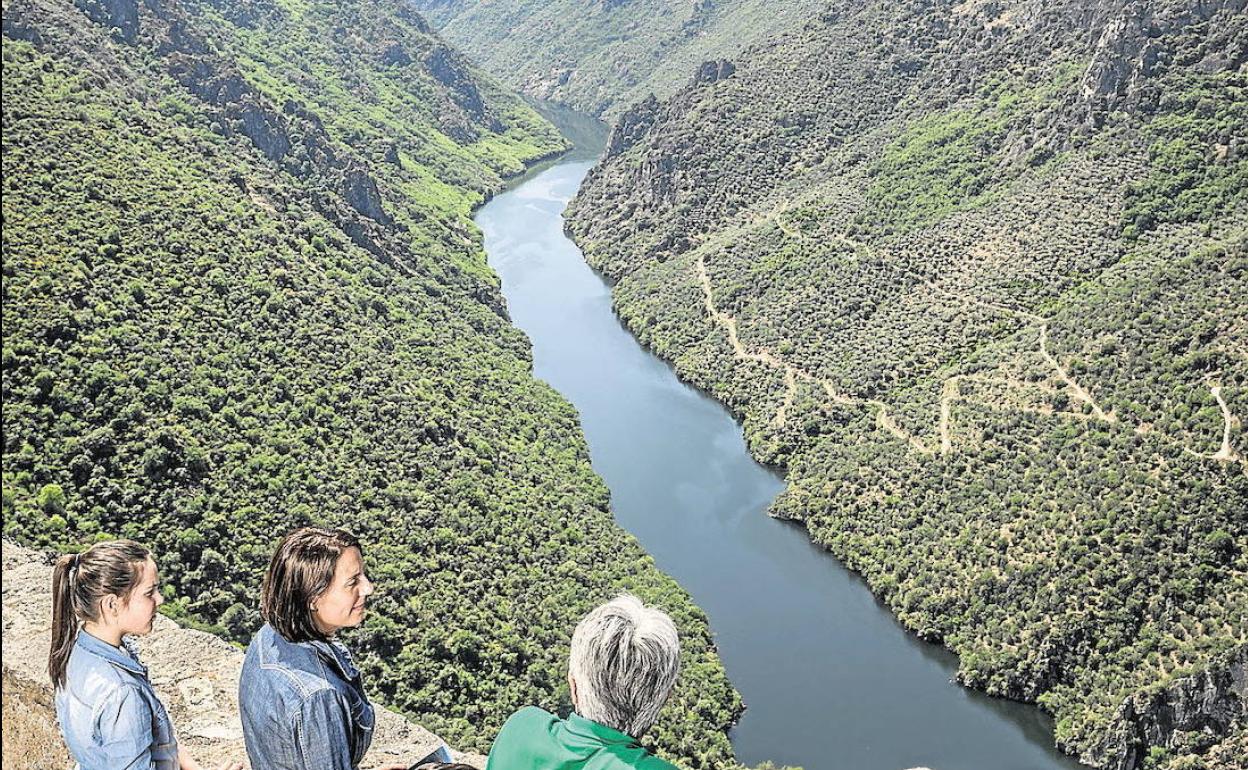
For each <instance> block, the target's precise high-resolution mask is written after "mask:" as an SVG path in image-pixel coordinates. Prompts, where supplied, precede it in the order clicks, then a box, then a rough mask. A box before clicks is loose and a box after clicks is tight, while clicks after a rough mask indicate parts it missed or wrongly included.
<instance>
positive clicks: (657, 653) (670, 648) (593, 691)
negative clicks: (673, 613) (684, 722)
mask: <svg viewBox="0 0 1248 770" xmlns="http://www.w3.org/2000/svg"><path fill="white" fill-rule="evenodd" d="M570 657H571V659H570V661H569V664H568V687H569V688H570V689H571V692H572V707H573V709H574V711H573V713H572V714H570V715H569V716H568V718H567V719H559V718H558V717H556V716H555V715H554V714H551V713H550V712H548V711H544V710H542V709H540V708H537V707H535V706H528V707H526V708H522V709H520V710H519V711H517V712H516V713H515V714H512V715H511V718H510V719H508V720H507V723H506V724H505V725H503V729H502V730H501V731H500V732H499V734H498V738H496V739H495V740H494V747H493V748H492V749H491V750H490V757H489V762H488V764H487V765H486V770H583V769H586V768H592V770H626V769H628V768H636V769H637V770H675V766H674V765H671V764H670V763H668V762H665V761H664V760H662V759H659V758H658V757H656V756H654V755H653V754H651V753H650V752H648V751H646V750H645V749H644V748H642V747H641V744H640V743H639V742H638V741H637V738H638V737H639V736H641V735H642V734H643V733H645V731H646V730H648V729H650V727H651V725H653V724H654V722H655V720H656V719H658V716H659V711H660V710H661V709H662V708H663V704H664V703H666V702H667V698H668V696H669V695H671V692H672V687H673V686H675V684H676V677H677V675H678V674H679V673H680V638H679V636H678V635H677V633H676V626H675V624H674V623H672V619H671V618H670V617H668V616H667V613H665V612H663V611H662V610H659V609H656V608H654V607H647V606H646V605H645V604H643V603H642V602H641V600H640V599H638V598H637V597H636V596H633V595H631V594H622V595H620V596H618V597H616V598H615V599H612V600H611V601H609V602H607V603H606V604H603V605H601V606H599V607H598V608H596V609H594V610H593V611H592V612H590V613H589V614H588V615H586V616H585V618H584V619H582V620H581V622H580V623H579V624H577V626H576V630H575V631H574V632H573V634H572V651H571V656H570Z"/></svg>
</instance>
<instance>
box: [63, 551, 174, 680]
mask: <svg viewBox="0 0 1248 770" xmlns="http://www.w3.org/2000/svg"><path fill="white" fill-rule="evenodd" d="M151 557H152V554H151V551H148V550H147V549H146V548H144V547H143V546H141V545H139V544H138V543H136V542H134V541H132V540H110V541H108V542H105V543H96V544H95V545H93V546H91V547H90V548H88V549H87V550H85V551H83V552H82V553H78V554H67V555H65V556H62V557H61V558H59V559H57V560H56V566H55V567H53V568H52V648H51V650H50V651H49V652H48V676H49V677H51V678H52V686H53V687H62V686H64V684H65V669H66V668H68V666H69V655H70V653H71V652H73V651H74V642H75V641H76V640H77V639H78V624H79V623H80V622H81V621H84V620H99V617H100V600H101V599H103V598H104V597H106V596H120V597H121V598H122V600H123V601H127V602H128V601H129V600H130V592H131V591H132V590H134V587H135V585H137V584H138V582H139V578H140V577H141V576H142V574H143V563H144V562H146V561H147V560H148V559H150V558H151Z"/></svg>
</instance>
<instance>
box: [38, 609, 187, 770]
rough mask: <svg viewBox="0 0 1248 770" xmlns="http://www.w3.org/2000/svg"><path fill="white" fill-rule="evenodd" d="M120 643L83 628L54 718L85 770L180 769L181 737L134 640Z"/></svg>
mask: <svg viewBox="0 0 1248 770" xmlns="http://www.w3.org/2000/svg"><path fill="white" fill-rule="evenodd" d="M122 644H123V645H124V649H118V648H117V647H114V646H112V645H111V644H109V643H108V642H102V641H100V640H99V639H96V638H95V637H94V636H92V635H91V634H88V633H87V632H86V631H79V632H78V637H77V639H76V640H75V641H74V649H73V650H72V651H71V652H70V654H69V665H68V667H67V668H66V671H65V685H64V686H63V687H58V688H57V690H56V720H57V722H59V723H60V727H61V734H62V735H63V736H65V744H66V745H67V746H69V751H70V753H71V754H73V755H74V759H76V760H77V761H78V767H79V768H81V770H177V768H178V742H177V739H176V738H175V737H174V734H173V725H172V723H171V722H170V721H169V714H168V713H166V712H165V707H164V705H162V704H161V702H160V699H159V698H157V697H156V692H155V691H154V690H153V689H152V683H151V682H150V681H148V678H147V667H146V666H144V665H143V664H142V663H140V662H139V657H138V655H137V654H136V653H135V650H134V648H133V647H132V646H131V644H130V641H129V640H128V639H127V640H124V641H123V642H122Z"/></svg>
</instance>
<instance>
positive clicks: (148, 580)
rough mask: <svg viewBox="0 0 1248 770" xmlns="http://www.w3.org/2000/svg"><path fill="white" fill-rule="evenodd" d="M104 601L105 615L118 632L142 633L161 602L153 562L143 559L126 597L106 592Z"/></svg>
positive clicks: (162, 599)
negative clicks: (135, 581)
mask: <svg viewBox="0 0 1248 770" xmlns="http://www.w3.org/2000/svg"><path fill="white" fill-rule="evenodd" d="M104 603H105V606H104V609H105V613H106V615H108V616H109V620H110V621H111V622H112V624H114V625H116V627H117V628H119V629H120V630H121V633H123V634H140V635H142V634H146V633H148V632H150V631H151V630H152V623H153V622H154V621H155V620H156V609H157V608H158V607H160V605H162V604H164V603H165V597H163V596H161V595H160V575H158V574H157V573H156V562H154V561H152V560H151V559H148V560H147V561H145V562H143V566H142V568H141V570H140V573H139V581H138V583H136V584H135V586H134V588H132V589H130V595H129V597H128V598H123V597H120V596H107V597H105V598H104Z"/></svg>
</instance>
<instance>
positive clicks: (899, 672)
mask: <svg viewBox="0 0 1248 770" xmlns="http://www.w3.org/2000/svg"><path fill="white" fill-rule="evenodd" d="M590 165H592V164H591V162H589V161H570V162H561V163H558V164H556V165H554V166H552V167H550V168H548V169H546V170H545V171H542V172H541V173H538V174H536V175H535V176H531V177H530V178H528V179H527V181H523V182H522V183H521V184H519V185H518V186H517V187H515V188H514V189H512V190H510V191H508V192H505V193H502V194H500V195H498V196H497V197H495V198H494V199H493V200H491V201H490V202H489V203H488V204H486V205H485V206H483V207H482V208H481V210H480V211H479V212H478V214H477V217H476V221H477V224H478V225H479V226H480V227H481V229H482V231H483V232H484V235H485V248H486V252H487V254H488V255H489V260H490V265H491V266H492V267H493V268H494V270H495V271H496V272H497V273H498V274H499V275H500V276H501V277H502V283H503V293H504V295H505V296H506V298H507V302H508V307H509V311H510V313H511V317H512V319H513V321H514V322H515V324H516V325H517V326H518V327H519V328H520V329H522V330H523V331H524V332H526V333H527V334H528V335H529V337H530V338H531V340H532V342H533V355H534V370H535V373H536V375H537V376H538V377H540V378H541V379H543V380H545V381H547V382H549V383H550V384H551V385H552V386H553V387H555V388H556V389H557V390H558V391H560V392H561V393H562V394H563V395H564V396H565V397H566V398H568V399H569V400H570V401H571V402H572V403H573V404H574V405H575V406H576V408H577V409H578V410H579V412H580V415H581V419H582V423H583V426H584V430H585V434H586V436H587V438H588V441H589V447H590V453H591V457H592V460H593V465H594V468H595V470H596V471H597V472H598V473H599V474H600V475H601V476H602V477H603V479H605V481H606V483H607V485H608V486H609V487H610V489H611V496H612V508H613V511H614V513H615V516H616V520H617V521H618V522H619V523H620V525H621V526H622V527H624V528H625V529H627V530H628V531H629V532H632V533H633V534H634V535H635V536H636V537H637V538H638V540H639V541H640V542H641V544H642V545H643V546H644V547H645V549H646V550H647V551H648V552H649V553H650V554H652V555H653V557H654V559H655V561H656V562H657V564H658V565H659V567H660V568H661V569H663V570H664V571H665V572H667V573H668V574H670V575H672V576H673V577H674V578H676V580H677V581H679V582H680V584H681V585H682V586H684V587H685V589H686V590H688V591H689V592H690V593H691V594H692V596H693V598H694V600H695V601H696V602H697V603H698V605H699V606H701V607H702V608H703V609H704V610H705V611H706V613H707V615H708V617H709V618H710V621H711V627H712V630H713V632H714V634H715V640H716V644H717V646H718V648H719V651H720V655H721V656H722V658H723V661H724V665H725V667H726V669H727V671H728V676H729V678H730V679H731V680H732V682H733V684H734V685H735V686H736V687H737V689H738V690H739V691H740V692H741V694H742V696H743V697H744V699H745V702H746V706H747V710H746V712H745V714H744V716H743V717H742V719H741V722H740V724H739V725H738V726H737V727H735V728H734V729H733V731H732V734H731V738H732V742H733V745H734V747H735V749H736V751H737V756H738V758H739V759H741V760H742V761H743V762H745V763H747V764H751V765H753V764H756V763H759V762H762V761H764V760H771V761H773V762H776V763H777V764H790V765H800V766H802V767H804V768H806V770H905V769H906V768H912V767H927V768H931V769H932V770H1057V769H1059V768H1062V769H1069V768H1078V767H1081V766H1080V765H1078V764H1077V763H1075V762H1074V761H1073V760H1071V759H1070V758H1068V757H1065V756H1064V755H1062V754H1061V753H1059V752H1058V751H1056V750H1055V749H1054V748H1053V747H1052V742H1053V732H1052V725H1051V723H1050V722H1049V720H1047V719H1046V718H1045V717H1044V715H1043V714H1042V713H1041V712H1040V710H1039V709H1037V708H1036V707H1034V706H1026V705H1022V704H1017V703H1010V702H1006V701H1001V700H998V699H993V698H989V697H986V696H984V695H982V694H980V693H976V692H971V691H969V690H967V689H965V688H962V687H960V686H958V685H956V684H954V683H952V682H951V681H950V680H951V678H952V677H953V674H954V672H955V670H956V665H957V660H956V658H955V657H954V656H953V655H952V654H950V653H949V652H947V651H946V650H944V649H942V648H940V647H938V646H935V645H932V644H928V643H925V642H922V641H919V640H918V639H917V638H915V637H914V636H912V635H910V634H908V633H906V632H905V630H904V629H902V628H901V626H900V625H899V624H898V623H897V622H896V620H895V619H894V618H893V617H892V615H891V614H889V612H888V611H887V610H886V609H885V608H884V607H882V606H881V605H880V604H879V603H878V602H877V601H876V600H875V598H874V597H873V596H872V595H871V593H870V591H869V590H868V589H867V588H866V586H865V585H864V584H863V582H862V581H861V580H860V579H859V578H857V577H856V576H855V575H853V574H852V573H850V572H849V571H847V570H846V569H845V568H844V567H842V566H841V565H840V563H839V562H837V560H836V559H834V558H833V557H832V556H831V555H830V554H828V553H827V552H826V551H824V550H823V549H821V548H819V547H817V546H815V545H813V544H812V543H811V542H810V540H809V539H808V537H807V535H806V532H805V530H804V529H802V528H801V527H800V526H797V525H794V524H791V523H787V522H782V521H778V520H775V519H772V518H770V517H768V516H767V513H766V511H767V507H768V505H769V503H770V502H771V501H772V499H774V498H775V496H776V495H777V494H779V493H780V492H781V491H782V490H783V488H784V480H783V479H782V478H780V477H778V476H777V475H776V474H774V473H772V472H770V471H769V470H767V469H765V468H763V467H761V466H760V465H758V464H757V463H756V462H754V460H753V459H752V458H751V457H750V455H749V453H748V451H747V449H746V446H745V442H744V439H743V437H742V433H741V428H740V426H739V425H737V424H736V423H735V422H734V421H733V419H732V417H731V416H730V415H729V414H728V413H727V412H726V411H725V410H724V408H723V407H722V406H721V405H720V404H718V403H717V402H715V401H714V400H712V399H710V398H708V397H707V396H705V395H703V394H702V393H700V392H698V391H697V390H695V389H693V388H692V387H689V386H687V385H685V384H683V383H682V382H680V381H679V380H678V379H677V377H676V376H675V374H674V373H673V372H672V370H671V368H670V367H669V366H668V365H667V364H666V363H664V362H663V361H661V360H659V359H658V358H656V357H655V356H653V355H652V354H650V353H649V352H647V351H646V350H644V349H643V348H642V347H641V346H640V345H639V344H638V342H637V341H636V339H635V338H633V337H632V336H631V335H630V334H629V333H628V332H627V331H626V330H625V329H624V328H623V327H622V326H621V324H620V322H619V320H618V319H617V318H616V316H615V315H614V313H613V312H612V308H611V295H610V290H609V289H608V287H607V286H606V284H605V283H604V282H603V281H602V280H601V278H600V277H599V276H598V275H597V274H595V273H594V272H593V271H592V270H591V269H590V268H589V267H588V266H587V265H586V264H585V261H584V258H583V256H582V254H581V252H580V250H579V249H578V248H577V247H576V245H575V244H574V243H572V242H571V241H570V240H569V239H568V238H567V237H566V236H565V235H564V233H563V220H562V212H563V209H564V207H565V206H566V204H567V202H568V200H570V199H571V197H572V196H573V195H575V193H576V191H577V189H578V187H579V186H580V183H581V181H582V179H583V178H584V176H585V173H586V172H587V170H588V169H589V167H590Z"/></svg>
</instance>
